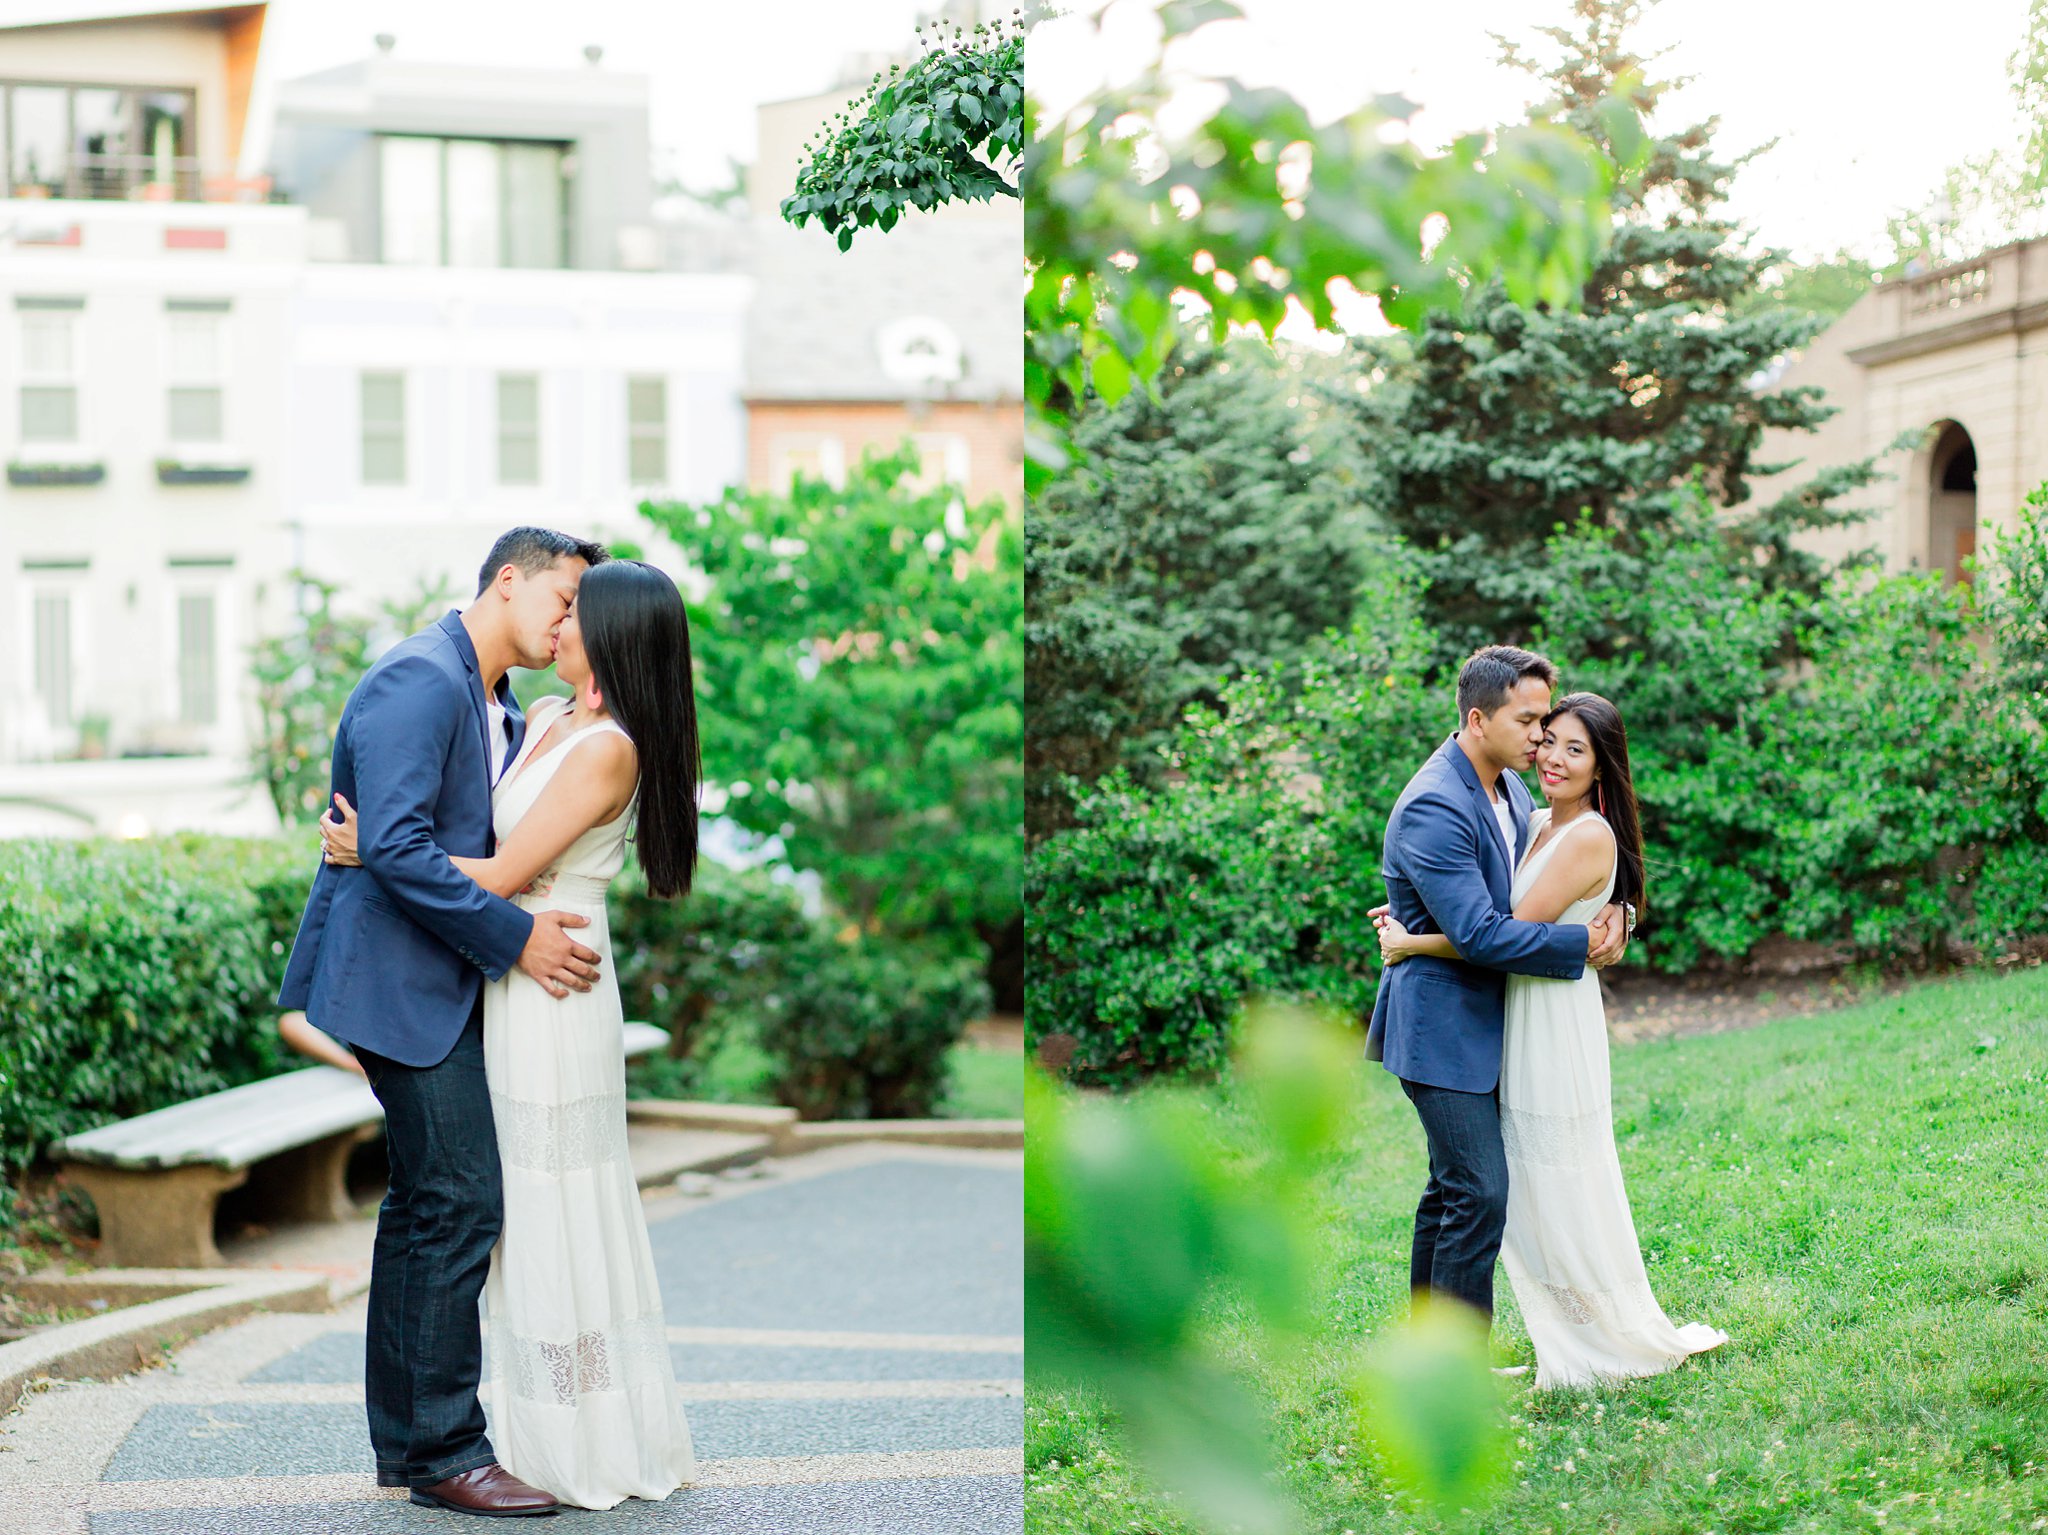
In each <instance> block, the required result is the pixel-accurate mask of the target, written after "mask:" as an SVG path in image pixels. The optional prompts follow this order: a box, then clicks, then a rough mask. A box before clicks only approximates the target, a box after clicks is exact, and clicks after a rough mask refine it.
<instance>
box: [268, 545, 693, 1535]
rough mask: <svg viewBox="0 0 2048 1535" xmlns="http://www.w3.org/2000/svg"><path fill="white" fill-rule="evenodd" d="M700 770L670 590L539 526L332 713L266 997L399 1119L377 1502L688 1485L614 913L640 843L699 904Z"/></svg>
mask: <svg viewBox="0 0 2048 1535" xmlns="http://www.w3.org/2000/svg"><path fill="white" fill-rule="evenodd" d="M550 665H552V666H553V667H554V668H555V671H556V675H557V676H558V677H559V678H560V679H561V680H562V681H563V682H565V683H567V684H569V685H570V686H571V687H572V688H573V689H574V690H575V691H574V696H573V697H570V698H548V699H544V700H542V701H541V702H540V703H538V704H536V705H535V707H534V710H533V714H532V717H531V718H527V717H525V716H523V715H522V714H521V712H520V708H519V704H518V701H517V700H516V699H515V698H514V697H513V694H512V689H511V685H510V683H509V681H508V679H507V672H508V671H509V669H510V668H511V667H513V666H524V667H531V668H535V669H540V668H544V667H547V666H550ZM700 776H701V775H700V766H699V759H698V746H697V719H696V705H695V700H694V695H693V691H692V686H691V674H690V646H689V625H688V619H687V616H686V614H685V612H684V608H683V601H682V597H681V595H680V594H679V593H678V592H677V590H676V587H675V583H674V582H673V581H672V580H671V579H670V578H669V577H668V576H666V575H664V574H663V573H662V572H661V571H659V570H657V569H655V568H654V567H653V566H651V565H644V564H641V563H639V562H638V561H634V560H610V559H608V558H607V556H606V552H605V550H604V549H603V548H602V547H601V546H600V545H597V544H594V543H590V542H588V541H586V540H583V539H577V538H571V537H569V536H567V535H565V534H562V533H556V532H551V531H549V530H547V529H543V528H515V529H513V530H512V531H511V532H509V533H506V534H505V535H504V536H503V537H501V538H500V539H499V540H498V541H497V543H496V544H495V545H494V546H493V547H492V549H491V551H490V554H489V556H488V557H487V558H486V559H485V561H484V564H483V568H482V570H481V571H480V572H479V575H478V581H477V595H476V599H475V601H474V602H472V603H471V604H470V606H469V607H468V608H466V609H465V610H463V611H462V612H460V613H450V614H448V615H447V616H446V617H444V618H442V619H441V620H440V621H439V622H438V623H435V624H433V625H431V626H429V627H428V628H426V629H423V630H422V631H421V632H420V633H418V634H415V635H413V636H411V637H410V638H409V639H406V640H403V641H401V642H400V643H399V644H397V645H395V646H394V647H392V649H391V650H390V651H388V652H387V653H386V654H385V655H384V656H383V657H382V658H381V659H379V660H378V662H377V663H376V665H374V666H373V667H371V668H370V670H369V672H368V673H366V674H365V675H364V677H363V679H362V681H361V682H360V683H358V684H357V686H356V689H355V691H354V692H353V693H351V694H350V695H349V700H348V703H347V705H346V707H345V708H344V709H343V710H342V715H341V722H340V725H339V727H338V728H337V730H336V732H335V739H334V761H333V793H334V808H333V809H332V810H331V811H330V812H329V814H328V815H327V816H326V817H325V818H323V820H322V823H321V835H322V838H323V841H324V842H325V844H326V850H325V853H324V855H323V860H322V863H321V867H320V869H319V872H318V874H317V875H316V877H315V879H314V881H313V888H312V893H311V895H310V896H309V898H308V900H307V902H306V911H305V915H304V917H303V918H302V919H301V922H300V925H299V931H298V937H297V939H296V940H295V942H294V943H293V946H292V954H291V959H290V961H289V962H288V964H287V966H286V970H285V978H284V983H283V988H282V991H281V994H280V996H279V999H278V1001H279V1005H280V1006H282V1007H287V1008H304V1009H305V1010H306V1012H307V1014H308V1015H309V1017H310V1019H311V1021H312V1022H313V1024H314V1025H315V1026H316V1027H318V1028H319V1029H321V1030H323V1031H324V1032H326V1033H327V1034H329V1035H332V1036H333V1037H335V1038H337V1039H339V1040H341V1041H342V1042H343V1043H344V1044H346V1045H347V1046H349V1048H350V1049H351V1050H353V1052H354V1053H355V1057H356V1059H357V1061H358V1062H360V1064H361V1066H362V1068H363V1071H364V1074H365V1075H366V1076H367V1078H368V1079H369V1082H370V1086H371V1089H372V1090H373V1091H374V1092H375V1093H376V1095H377V1099H378V1101H379V1102H380V1103H381V1104H382V1105H383V1106H384V1114H385V1139H386V1145H387V1148H388V1151H389V1154H390V1162H391V1181H390V1191H389V1193H388V1194H387V1195H386V1197H385V1200H384V1204H383V1208H382V1210H381V1211H380V1213H379V1218H378V1223H377V1240H376V1248H375V1256H374V1259H373V1262H372V1267H371V1278H370V1294H369V1317H368V1325H367V1337H366V1344H367V1357H366V1369H365V1373H366V1380H365V1384H364V1397H365V1404H366V1407H367V1409H368V1416H369V1430H370V1443H371V1447H372V1449H373V1450H374V1452H375V1455H376V1464H377V1480H378V1482H379V1484H380V1485H383V1486H387V1487H409V1488H410V1489H411V1499H412V1501H413V1502H415V1503H420V1504H425V1505H428V1506H432V1507H439V1508H447V1509H453V1510H457V1511H460V1512H464V1513H471V1514H482V1515H489V1516H495V1517H507V1516H511V1517H519V1516H528V1515H537V1514H550V1513H553V1512H554V1511H555V1510H556V1509H557V1508H559V1507H560V1506H562V1505H563V1504H574V1505H578V1506H581V1507H586V1508H609V1507H612V1506H614V1505H616V1504H617V1503H619V1502H621V1501H623V1500H624V1499H625V1498H628V1497H638V1498H647V1499H660V1498H665V1497H667V1496H668V1495H669V1494H670V1493H671V1492H673V1491H675V1489H676V1488H677V1487H678V1486H681V1485H684V1484H686V1483H688V1482H690V1481H691V1480H692V1479H693V1477H694V1475H695V1466H694V1462H693V1459H692V1455H691V1446H690V1433H689V1428H688V1426H687V1424H686V1423H685V1421H684V1417H683V1411H682V1406H681V1402H680V1399H679V1397H678V1394H677V1390H676V1382H675V1371H674V1366H673V1364H672V1362H671V1360H670V1357H669V1351H668V1332H667V1327H666V1324H665V1322H664V1319H663V1316H662V1306H661V1290H660V1285H659V1282H658V1279H657V1276H656V1274H655V1269H654V1259H653V1254H652V1250H651V1248H650V1246H649V1243H648V1237H647V1222H646V1217H645V1214H644V1213H643V1211H642V1209H641V1205H640V1198H639V1190H638V1187H637V1185H636V1182H635V1179H634V1176H633V1170H632V1164H631V1162H630V1161H629V1159H628V1157H627V1154H626V1101H625V1057H624V1045H623V1039H622V1031H623V1028H624V1017H623V1012H622V1009H621V1007H620V1002H619V990H618V983H617V980H616V979H615V976H614V974H613V970H612V967H611V957H612V956H611V945H610V939H609V936H608V931H607V927H606V922H605V892H606V889H607V887H608V885H609V884H610V882H611V879H612V877H613V876H614V875H616V874H617V873H618V872H619V870H620V868H621V867H622V866H623V864H624V862H625V858H626V843H627V841H628V840H629V838H630V839H631V840H632V841H633V843H634V845H635V849H636V851H637V853H638V856H639V859H640V864H641V867H642V868H643V869H644V870H645V872H646V876H647V883H648V887H649V888H650V889H651V890H652V891H653V892H654V893H655V894H657V895H661V896H669V897H674V896H680V895H682V894H684V893H685V892H687V890H688V889H689V886H690V879H691V873H692V870H693V869H694V867H695V863H696V856H697V787H698V783H699V779H700ZM479 1296H481V1297H482V1300H483V1313H484V1316H485V1318H487V1320H488V1333H489V1353H490V1363H491V1375H492V1408H491V1413H490V1419H489V1422H488V1424H487V1423H486V1420H485V1415H484V1411H483V1407H482V1404H481V1402H480V1400H479V1397H478V1385H479V1381H480V1377H481V1373H482V1365H483V1354H484V1331H485V1328H484V1326H483V1325H482V1324H481V1323H480V1320H479V1314H478V1299H479Z"/></svg>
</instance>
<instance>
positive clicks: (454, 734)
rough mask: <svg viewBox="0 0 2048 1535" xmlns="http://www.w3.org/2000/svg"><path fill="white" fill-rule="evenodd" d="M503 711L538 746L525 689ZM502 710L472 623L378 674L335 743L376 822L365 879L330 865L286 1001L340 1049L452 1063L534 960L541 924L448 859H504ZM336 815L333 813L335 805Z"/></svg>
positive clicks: (451, 621)
mask: <svg viewBox="0 0 2048 1535" xmlns="http://www.w3.org/2000/svg"><path fill="white" fill-rule="evenodd" d="M498 698H499V701H500V702H501V703H503V704H504V705H505V710H506V718H507V719H508V720H510V722H511V725H512V739H511V741H510V743H509V744H508V745H507V746H506V748H505V761H507V762H510V761H511V760H512V756H513V754H514V753H515V752H517V751H518V749H519V743H520V741H521V740H522V739H523V738H524V736H525V733H526V719H525V716H524V715H522V714H521V713H520V712H519V706H518V704H517V703H516V702H515V701H514V699H513V697H512V688H511V684H510V683H509V682H507V681H506V680H504V679H502V678H501V679H500V680H499V684H498ZM489 730H490V713H489V711H488V709H486V707H485V705H484V689H483V679H482V677H481V675H480V674H479V672H478V670H477V659H476V646H475V645H474V644H472V643H471V641H470V638H469V631H468V630H466V629H464V628H463V627H462V618H461V616H460V615H459V614H456V613H450V614H448V615H447V616H446V617H445V618H443V619H442V620H441V621H440V622H439V623H436V624H434V625H432V626H431V627H429V628H426V629H422V630H421V631H420V632H419V633H418V634H415V635H413V636H411V637H410V638H409V639H405V640H401V641H400V642H399V643H398V644H396V645H394V646H392V647H391V649H390V650H388V651H386V652H385V653H384V655H383V656H381V657H380V658H379V659H378V661H377V664H376V665H374V666H372V667H371V668H370V669H369V671H368V672H366V673H364V675H363V680H362V681H361V682H359V683H357V684H356V688H355V691H354V692H353V693H351V694H349V696H348V703H347V705H346V706H345V707H344V708H343V709H342V711H341V724H340V726H339V727H338V728H337V729H336V731H335V734H334V768H333V791H334V792H335V793H339V794H344V795H346V796H347V797H348V800H349V803H351V804H352V805H354V806H355V807H356V812H357V814H358V816H359V818H360V820H359V823H358V826H357V853H358V856H359V857H361V859H362V861H363V866H362V867H361V868H360V869H343V868H336V867H334V866H333V865H331V864H328V863H325V862H323V863H322V864H321V865H320V870H319V872H318V873H317V874H315V875H314V877H313V889H312V893H311V894H310V895H309V896H308V897H307V898H306V913H305V915H304V916H303V917H301V918H300V919H299V932H298V937H297V938H295V939H294V940H293V941H292V955H291V958H290V960H288V961H287V962H286V964H285V970H284V984H283V985H282V986H281V987H280V988H279V990H278V994H277V1005H278V1006H279V1007H282V1008H294V1007H298V1008H304V1009H305V1010H306V1013H307V1015H308V1016H309V1017H310V1018H311V1019H312V1021H313V1023H314V1024H315V1025H316V1026H317V1027H319V1028H321V1029H324V1030H326V1031H327V1032H328V1033H329V1034H332V1035H333V1036H334V1037H335V1038H337V1039H339V1040H342V1041H343V1042H345V1043H347V1044H351V1045H360V1046H362V1047H363V1048H364V1049H366V1050H374V1051H375V1052H376V1053H377V1054H379V1055H382V1056H388V1057H389V1058H390V1059H392V1060H394V1061H400V1062H403V1063H404V1064H405V1065H407V1066H432V1065H435V1064H437V1063H439V1062H440V1061H442V1060H444V1059H445V1058H446V1057H447V1054H448V1052H449V1051H450V1050H452V1049H454V1048H455V1041H456V1040H457V1039H458V1038H460V1037H461V1034H462V1029H463V1026H464V1025H465V1024H466V1023H468V1021H469V1015H470V1010H471V1009H472V1008H473V1007H474V1006H475V1004H476V998H477V993H478V991H479V990H480V989H481V988H482V986H483V983H484V979H485V977H489V978H490V979H492V980H496V979H497V978H498V977H499V976H501V975H503V974H504V973H505V972H506V971H508V970H510V969H511V968H512V967H513V966H514V965H515V964H517V963H518V962H519V954H520V951H521V950H523V949H524V948H525V947H526V941H527V939H528V938H529V937H530V936H531V935H532V932H533V917H532V915H531V914H530V913H528V912H525V911H522V910H521V909H520V908H519V907H517V906H515V905H513V904H512V902H510V901H508V900H506V899H505V898H504V897H502V896H498V895H493V894H492V893H491V892H490V891H488V890H486V889H484V888H483V886H481V885H479V884H477V883H476V881H474V880H472V879H471V878H470V877H469V876H468V875H466V874H463V873H461V872H460V871H459V870H457V869H456V867H455V866H454V865H453V864H452V863H450V862H449V861H448V860H449V858H450V857H451V856H455V857H462V858H488V857H489V856H490V855H491V853H492V852H493V851H494V849H495V846H496V841H495V838H494V837H493V835H492V830H491V749H490V736H489V734H488V732H489ZM329 803H330V804H332V800H331V799H330V800H329Z"/></svg>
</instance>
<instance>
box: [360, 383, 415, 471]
mask: <svg viewBox="0 0 2048 1535" xmlns="http://www.w3.org/2000/svg"><path fill="white" fill-rule="evenodd" d="M363 483H364V484H365V485H403V484H404V483H405V375H404V374H403V373H365V374H364V375H363Z"/></svg>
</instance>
